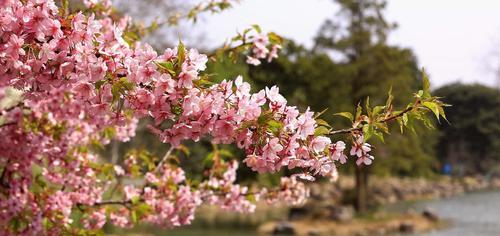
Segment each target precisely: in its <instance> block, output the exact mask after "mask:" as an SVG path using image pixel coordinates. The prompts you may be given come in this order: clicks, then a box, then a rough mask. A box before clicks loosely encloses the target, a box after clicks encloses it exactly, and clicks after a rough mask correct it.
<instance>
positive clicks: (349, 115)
mask: <svg viewBox="0 0 500 236" xmlns="http://www.w3.org/2000/svg"><path fill="white" fill-rule="evenodd" d="M333 115H335V116H342V117H345V118H347V119H349V120H350V121H353V120H354V117H353V116H352V114H351V113H350V112H339V113H335V114H333Z"/></svg>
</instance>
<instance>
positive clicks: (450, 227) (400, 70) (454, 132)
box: [105, 0, 500, 236]
mask: <svg viewBox="0 0 500 236" xmlns="http://www.w3.org/2000/svg"><path fill="white" fill-rule="evenodd" d="M198 2H199V1H194V0H193V1H185V0H148V1H134V0H129V1H127V0H115V1H114V5H115V6H116V7H117V9H118V10H119V11H120V12H122V13H123V14H127V15H130V16H132V18H133V19H135V20H136V21H137V23H142V24H144V25H150V24H152V22H154V21H160V22H161V21H163V20H165V19H168V17H169V16H171V15H173V14H176V13H178V12H186V11H188V10H189V9H190V8H191V7H193V6H194V5H195V4H196V3H198ZM499 9H500V2H497V1H488V0H477V1H452V0H441V1H431V0H418V1H417V0H411V1H396V0H389V1H381V0H308V1H304V0H302V1H299V0H272V1H266V0H246V1H241V2H240V3H239V4H236V5H235V6H234V7H233V8H231V9H228V10H226V11H223V12H222V13H218V14H213V15H210V14H209V15H204V16H202V17H201V18H200V19H198V22H197V23H196V24H193V23H192V22H181V23H180V25H179V26H178V27H159V28H158V29H156V30H155V31H154V32H152V33H150V34H148V35H147V36H146V37H145V41H147V42H148V43H150V44H152V45H153V46H154V47H155V48H156V49H157V50H158V51H163V50H164V49H165V48H166V47H173V46H175V45H176V44H177V41H178V39H179V37H180V38H182V40H183V41H184V42H185V44H187V46H188V47H189V46H193V47H196V48H202V49H203V51H204V52H206V53H210V52H213V50H215V49H216V48H217V47H220V46H222V45H223V43H224V42H225V41H226V40H227V39H229V38H230V37H232V36H234V35H235V34H236V32H237V31H238V30H240V31H241V30H243V29H245V28H247V27H248V26H250V25H252V24H258V25H260V26H261V27H262V28H263V30H264V31H275V32H276V33H278V34H279V35H281V36H283V37H285V38H286V39H287V41H286V43H285V45H284V47H283V51H282V53H281V55H280V57H279V59H277V60H275V61H273V62H272V63H269V64H263V65H261V66H259V67H254V66H251V65H248V64H246V63H245V62H244V59H243V58H242V60H240V61H237V62H236V64H233V63H231V62H229V61H222V62H210V65H209V67H208V68H209V69H208V73H210V74H212V75H213V79H214V80H217V81H221V80H223V79H233V78H235V77H236V76H237V75H242V76H243V77H244V78H245V79H246V80H247V81H248V82H249V83H251V84H252V85H253V89H254V91H257V90H260V89H262V88H264V87H265V86H272V85H278V86H279V88H280V92H281V93H282V94H283V95H284V96H285V97H286V98H287V99H288V100H289V104H294V105H297V106H299V107H300V108H301V109H305V108H307V106H310V107H311V109H312V110H314V111H321V110H324V109H325V108H328V112H327V113H326V114H325V115H323V117H322V118H323V119H324V120H326V121H328V122H329V123H331V124H334V127H335V128H343V127H347V126H348V125H349V124H348V123H346V122H345V120H342V119H341V118H337V117H334V116H333V115H332V114H334V113H336V112H341V111H352V110H354V107H355V104H357V103H358V102H360V101H364V99H365V98H366V97H368V96H369V97H370V101H371V103H372V104H383V103H384V102H385V99H386V96H387V91H388V90H389V88H390V87H392V90H393V93H394V96H395V104H397V105H400V106H403V105H404V104H406V103H408V102H410V101H411V99H412V92H413V91H417V90H418V89H419V87H420V86H421V73H420V69H421V68H425V70H426V72H427V73H428V74H429V75H430V79H431V83H432V88H433V93H434V94H435V95H437V96H441V97H443V101H445V102H446V103H448V104H452V106H450V107H447V108H446V110H445V111H446V114H447V117H448V120H449V123H446V122H442V123H437V122H436V123H434V124H430V125H432V126H434V127H435V129H433V130H428V129H425V128H424V125H421V124H417V125H416V132H415V133H414V132H411V131H405V132H404V133H403V134H401V133H399V132H398V129H399V127H396V125H395V126H394V127H393V129H392V130H393V132H392V135H390V136H388V137H387V138H386V140H385V143H381V142H377V141H374V143H373V145H374V146H375V151H374V156H375V158H376V159H375V160H376V161H375V162H374V164H373V165H372V166H369V167H367V168H364V169H363V171H361V172H359V171H355V168H354V163H353V161H350V162H349V163H348V164H346V165H343V166H339V167H338V168H339V170H340V172H341V176H340V179H339V181H338V182H336V183H330V182H327V181H324V182H321V181H320V182H319V183H314V184H310V187H311V193H312V196H311V199H310V200H309V201H308V203H307V204H306V205H305V206H302V207H293V208H290V207H287V206H279V205H277V206H267V205H265V204H262V205H260V204H259V207H258V209H257V212H256V213H255V214H253V215H240V214H236V213H227V212H221V211H219V210H217V209H214V208H210V207H204V208H202V209H201V210H200V211H198V213H197V215H198V217H197V220H196V222H195V223H194V224H193V225H192V226H189V227H186V228H182V229H176V230H174V231H171V230H164V229H158V228H152V227H150V226H147V225H145V226H142V227H138V228H135V229H131V230H126V231H123V230H118V229H112V228H109V229H108V232H109V233H110V234H117V235H123V234H135V235H202V234H203V235H205V236H210V235H222V236H224V235H259V234H285V235H393V234H399V233H405V234H409V235H413V234H418V235H500V90H499V89H500V47H499V46H500V15H498V10H499ZM143 123H144V124H145V123H146V122H143ZM140 129H141V130H142V131H140V132H139V133H138V136H137V137H136V138H135V139H133V140H132V141H131V142H130V143H125V144H121V145H120V144H117V143H112V144H111V145H110V146H109V147H108V149H107V151H106V153H105V156H109V157H110V158H113V159H114V160H116V159H119V158H120V157H121V156H123V154H124V153H126V152H127V150H128V149H130V148H132V147H133V148H144V149H146V150H149V151H151V152H153V153H156V154H158V155H162V154H163V153H164V152H165V149H166V146H165V145H163V144H161V143H158V142H157V141H156V138H155V137H153V136H151V135H150V134H148V132H147V131H146V129H145V127H144V125H143V126H142V127H141V128H140ZM339 138H341V137H339ZM186 147H188V148H189V150H190V152H186V153H185V154H184V155H185V157H184V158H181V159H180V160H181V164H182V165H183V167H184V168H186V169H187V170H189V171H190V172H191V173H192V174H193V175H196V174H197V173H201V172H202V171H203V165H202V164H201V160H202V159H203V157H204V156H206V155H208V154H209V153H210V152H211V145H210V143H209V142H206V141H203V142H199V143H196V144H194V143H187V144H186ZM224 148H225V149H227V150H229V151H228V155H231V156H233V157H235V158H240V159H243V157H244V155H243V153H241V152H239V151H238V150H237V149H235V148H234V147H231V146H227V147H224ZM280 174H286V173H280ZM280 174H278V175H258V176H257V175H255V173H253V172H251V171H250V170H249V169H248V168H246V167H244V166H242V167H241V168H240V170H239V176H238V181H240V182H244V183H248V184H254V183H255V184H260V185H273V184H275V183H276V182H277V181H279V176H280Z"/></svg>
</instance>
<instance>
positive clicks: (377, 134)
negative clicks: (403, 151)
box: [373, 130, 385, 143]
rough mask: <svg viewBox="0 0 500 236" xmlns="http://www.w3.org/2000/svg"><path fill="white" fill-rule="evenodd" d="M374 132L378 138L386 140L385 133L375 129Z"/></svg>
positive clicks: (383, 141)
mask: <svg viewBox="0 0 500 236" xmlns="http://www.w3.org/2000/svg"><path fill="white" fill-rule="evenodd" d="M373 134H374V135H375V136H377V138H378V139H380V141H382V143H385V140H384V134H383V133H382V132H380V131H377V130H375V131H374V132H373Z"/></svg>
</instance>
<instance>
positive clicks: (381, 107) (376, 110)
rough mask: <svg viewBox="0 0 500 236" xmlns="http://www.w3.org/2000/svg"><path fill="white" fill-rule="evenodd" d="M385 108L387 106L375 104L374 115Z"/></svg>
mask: <svg viewBox="0 0 500 236" xmlns="http://www.w3.org/2000/svg"><path fill="white" fill-rule="evenodd" d="M384 108H385V106H375V107H374V108H373V111H372V116H376V115H378V114H379V113H380V112H381V111H382V110H384Z"/></svg>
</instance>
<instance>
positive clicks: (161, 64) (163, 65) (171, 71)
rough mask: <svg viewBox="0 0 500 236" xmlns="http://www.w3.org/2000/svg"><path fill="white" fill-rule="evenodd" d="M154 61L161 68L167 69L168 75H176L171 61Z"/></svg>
mask: <svg viewBox="0 0 500 236" xmlns="http://www.w3.org/2000/svg"><path fill="white" fill-rule="evenodd" d="M154 63H155V64H156V65H157V66H158V67H160V68H161V69H163V70H165V71H167V72H168V73H169V74H170V75H172V76H175V75H176V73H175V70H174V64H173V63H172V62H171V61H165V62H159V61H155V62H154Z"/></svg>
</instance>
